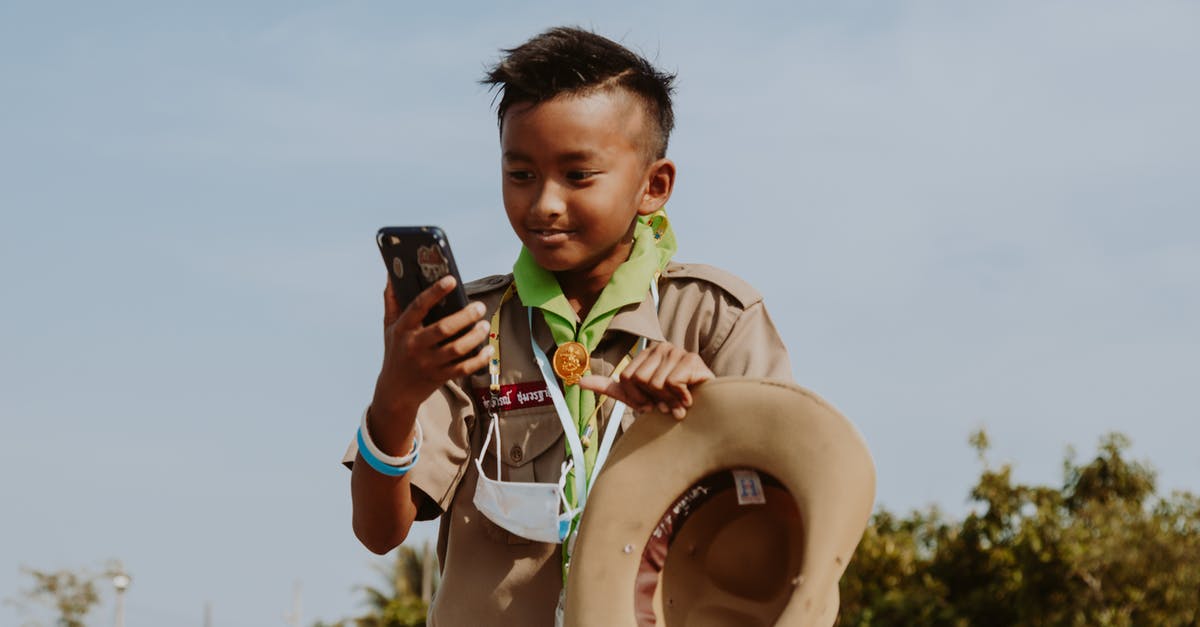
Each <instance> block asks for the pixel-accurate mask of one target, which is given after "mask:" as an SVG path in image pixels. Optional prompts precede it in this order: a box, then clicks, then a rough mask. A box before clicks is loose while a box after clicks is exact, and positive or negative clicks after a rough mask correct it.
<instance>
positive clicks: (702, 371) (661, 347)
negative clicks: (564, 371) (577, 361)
mask: <svg viewBox="0 0 1200 627" xmlns="http://www.w3.org/2000/svg"><path fill="white" fill-rule="evenodd" d="M714 376H715V375H713V372H712V370H709V368H708V366H707V365H705V363H704V360H702V359H700V355H698V354H696V353H689V352H688V351H686V350H684V349H682V348H679V347H678V346H675V345H674V344H668V343H666V342H660V343H657V344H652V345H650V346H648V347H646V349H645V350H643V351H642V352H640V353H638V354H637V356H635V357H634V358H633V360H632V361H630V362H629V365H628V366H626V367H625V370H623V371H621V375H620V377H619V378H618V379H617V380H615V381H614V380H613V379H611V378H609V377H602V376H599V375H588V376H586V377H583V378H582V379H580V380H579V387H581V388H583V389H585V390H591V391H593V392H595V393H597V394H605V395H607V396H610V397H612V398H615V399H617V400H618V401H621V402H622V403H625V404H626V405H628V406H629V407H633V408H634V409H636V410H638V411H641V412H646V411H650V410H651V409H653V408H655V407H657V408H658V410H659V411H661V412H662V413H664V414H671V415H672V416H675V418H677V419H681V418H683V417H684V416H686V415H687V408H689V407H691V406H692V392H691V389H690V388H691V387H692V386H694V385H698V384H700V383H704V382H705V381H708V380H709V379H711V378H713V377H714Z"/></svg>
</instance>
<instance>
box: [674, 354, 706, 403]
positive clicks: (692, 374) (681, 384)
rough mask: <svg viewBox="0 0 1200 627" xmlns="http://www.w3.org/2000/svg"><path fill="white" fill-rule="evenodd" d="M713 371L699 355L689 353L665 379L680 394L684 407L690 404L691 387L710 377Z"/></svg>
mask: <svg viewBox="0 0 1200 627" xmlns="http://www.w3.org/2000/svg"><path fill="white" fill-rule="evenodd" d="M714 376H715V375H713V371H712V370H710V369H709V367H708V364H705V363H704V360H703V359H700V356H699V355H696V354H695V353H691V354H689V355H688V356H687V358H686V359H685V360H684V362H683V363H681V364H680V366H679V367H678V368H676V371H675V373H673V374H672V375H671V377H669V378H668V380H667V386H668V387H670V388H671V389H673V390H676V392H677V393H678V394H679V395H680V398H681V399H682V400H683V406H684V407H691V406H692V388H693V387H695V386H697V385H700V384H701V383H704V382H705V381H708V380H710V379H712V378H713V377H714Z"/></svg>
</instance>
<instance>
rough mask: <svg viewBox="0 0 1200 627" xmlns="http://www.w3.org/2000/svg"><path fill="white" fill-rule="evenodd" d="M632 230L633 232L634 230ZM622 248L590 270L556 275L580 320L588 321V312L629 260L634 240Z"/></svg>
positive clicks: (562, 272)
mask: <svg viewBox="0 0 1200 627" xmlns="http://www.w3.org/2000/svg"><path fill="white" fill-rule="evenodd" d="M630 230H631V231H632V228H631V229H630ZM620 247H621V248H624V249H625V250H624V251H618V252H616V254H615V255H609V256H608V257H607V258H606V259H605V260H603V261H601V262H600V263H598V264H596V265H594V266H592V267H590V268H582V269H578V270H563V271H561V272H555V273H554V276H555V278H557V279H558V286H559V288H561V289H562V293H563V296H565V297H566V299H567V303H568V304H570V305H571V308H572V309H574V310H575V313H576V314H578V315H579V319H580V320H585V319H587V315H588V312H590V311H591V310H592V306H593V305H595V304H596V301H597V300H599V298H600V293H601V292H603V291H604V288H605V287H608V282H609V281H610V280H611V279H612V275H613V273H615V272H616V271H617V268H619V267H621V264H623V263H625V261H626V260H627V259H629V255H630V253H632V252H633V242H632V240H631V241H629V242H627V243H623V244H622V245H620Z"/></svg>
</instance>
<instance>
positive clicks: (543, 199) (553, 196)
mask: <svg viewBox="0 0 1200 627" xmlns="http://www.w3.org/2000/svg"><path fill="white" fill-rule="evenodd" d="M566 207H567V203H566V200H565V198H564V194H562V190H561V189H559V188H558V186H556V185H554V184H553V183H546V184H545V185H542V187H541V189H540V190H538V195H537V197H536V198H534V199H533V206H532V207H530V210H531V212H532V213H534V214H536V215H540V216H556V215H559V214H561V213H563V212H564V211H566Z"/></svg>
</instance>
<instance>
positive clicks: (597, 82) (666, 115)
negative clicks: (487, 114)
mask: <svg viewBox="0 0 1200 627" xmlns="http://www.w3.org/2000/svg"><path fill="white" fill-rule="evenodd" d="M502 52H503V53H504V56H503V57H501V59H500V61H499V62H497V63H496V65H494V66H493V67H492V68H490V69H489V70H488V72H487V74H486V75H485V76H484V78H483V80H482V81H480V82H481V83H483V84H485V85H490V86H491V87H492V88H493V89H496V90H498V91H499V92H500V94H501V97H500V105H499V106H498V107H497V108H496V117H497V119H498V122H499V124H500V127H501V130H503V127H504V114H505V112H507V111H508V110H509V108H510V107H512V105H514V104H518V103H530V104H538V103H540V102H545V101H547V100H551V99H553V98H555V97H556V96H559V95H563V94H586V93H588V92H591V91H597V90H602V89H611V88H620V89H624V90H626V91H627V92H629V93H630V94H632V95H633V96H635V97H637V98H638V99H639V100H640V101H641V102H642V105H643V106H644V107H645V111H646V117H647V119H648V120H649V121H650V122H651V123H653V124H655V125H656V126H657V127H658V128H657V133H655V134H654V136H652V137H650V138H649V139H650V141H648V142H647V144H648V148H649V149H650V153H651V155H653V158H655V159H661V158H663V157H665V156H666V155H667V141H668V139H669V138H670V136H671V130H672V129H673V128H675V113H674V112H673V111H672V110H671V93H672V92H674V91H675V88H674V82H675V75H674V74H669V73H666V72H662V71H659V70H658V69H657V68H655V67H654V65H653V64H651V63H650V62H649V61H647V60H646V59H645V58H643V57H642V56H641V55H638V54H637V53H635V52H633V51H631V50H629V49H628V48H626V47H625V46H622V45H621V44H619V43H617V42H615V41H613V40H611V39H608V38H606V37H602V36H600V35H597V34H595V33H593V32H590V31H586V30H583V29H581V28H575V27H566V26H559V27H556V28H552V29H550V30H548V31H546V32H544V33H542V34H540V35H537V36H536V37H534V38H532V39H530V40H529V41H527V42H525V43H523V44H521V45H520V46H517V47H516V48H510V49H507V50H503V51H502Z"/></svg>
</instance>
